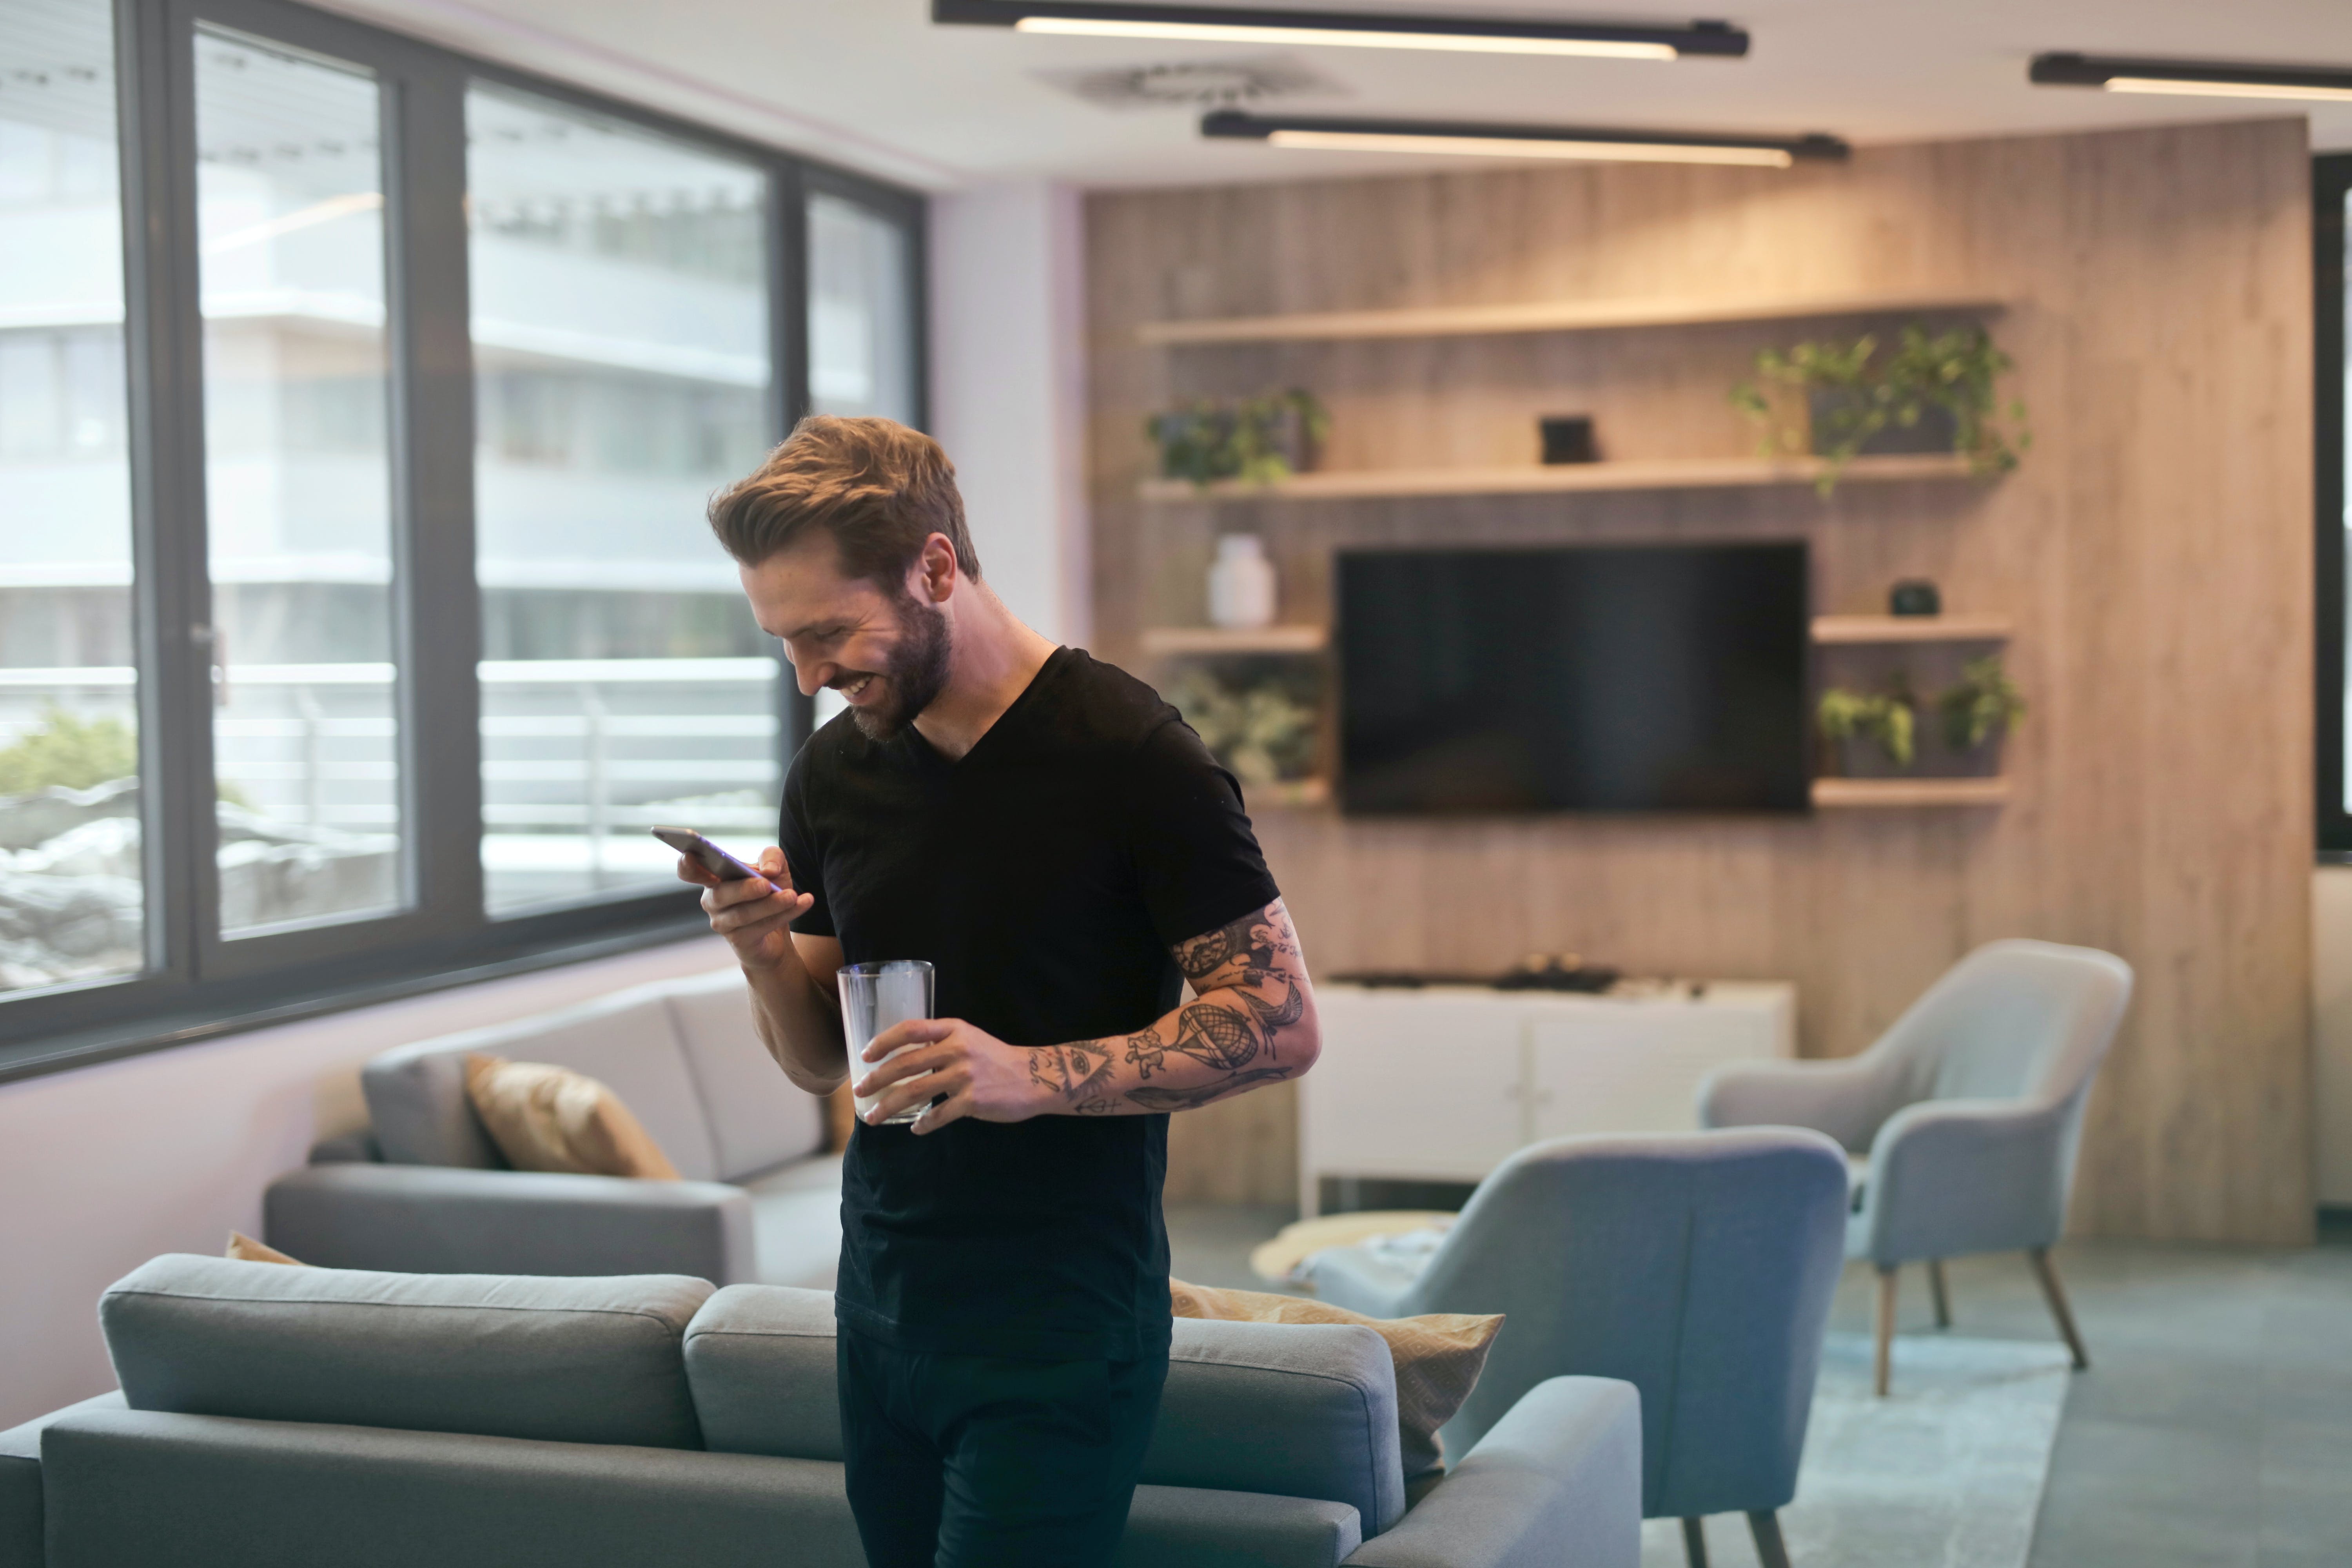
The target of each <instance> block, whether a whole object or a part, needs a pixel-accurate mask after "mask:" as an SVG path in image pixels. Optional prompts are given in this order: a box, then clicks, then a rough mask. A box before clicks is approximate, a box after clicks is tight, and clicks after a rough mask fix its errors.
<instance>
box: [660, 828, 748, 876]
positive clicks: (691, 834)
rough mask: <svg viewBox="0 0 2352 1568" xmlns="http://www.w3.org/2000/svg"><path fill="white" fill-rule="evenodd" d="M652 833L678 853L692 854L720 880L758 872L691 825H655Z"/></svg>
mask: <svg viewBox="0 0 2352 1568" xmlns="http://www.w3.org/2000/svg"><path fill="white" fill-rule="evenodd" d="M653 835H654V837H656V838H658V839H660V840H661V841H662V842H663V843H665V844H667V845H668V846H669V847H671V848H673V849H675V850H677V852H678V853H679V854H681V855H691V856H693V857H694V858H695V859H697V860H698V861H699V862H701V864H702V868H703V869H704V870H706V871H708V872H709V873H710V874H711V875H712V876H714V877H716V878H718V879H719V880H720V881H722V882H740V881H741V880H742V879H744V878H746V877H756V876H758V875H759V874H760V873H759V872H757V871H755V870H753V869H751V867H749V866H746V865H745V864H743V862H742V861H740V860H738V859H737V858H735V857H734V856H732V855H730V854H729V853H727V851H726V850H724V849H721V848H720V847H719V846H718V845H716V844H713V843H712V842H710V840H709V839H708V838H705V837H703V836H702V835H701V834H699V833H697V832H696V831H695V830H694V829H693V828H691V827H656V828H655V829H654V830H653Z"/></svg>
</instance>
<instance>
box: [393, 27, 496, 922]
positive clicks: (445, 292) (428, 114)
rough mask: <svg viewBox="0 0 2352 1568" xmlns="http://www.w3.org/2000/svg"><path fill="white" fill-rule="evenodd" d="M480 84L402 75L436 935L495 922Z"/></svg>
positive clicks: (418, 737) (404, 567)
mask: <svg viewBox="0 0 2352 1568" xmlns="http://www.w3.org/2000/svg"><path fill="white" fill-rule="evenodd" d="M465 91H466V88H465V76H464V73H463V71H462V70H460V69H459V68H457V67H456V66H455V65H454V64H452V65H450V66H448V67H446V68H431V69H421V70H409V71H404V72H403V73H401V74H400V75H399V76H398V77H397V78H392V77H389V76H388V77H387V93H386V97H387V100H388V101H387V103H386V106H385V111H386V120H387V127H386V130H387V133H386V136H385V146H386V147H387V148H388V149H390V155H389V156H388V157H387V158H386V160H385V169H384V180H385V190H386V193H387V195H388V196H389V198H390V199H389V200H388V202H387V204H386V207H387V216H388V217H389V218H390V220H391V221H390V222H389V223H388V224H387V225H386V244H387V245H388V246H389V247H390V257H389V261H390V267H389V270H388V273H387V282H388V285H389V291H390V301H391V304H392V307H393V309H392V320H393V321H394V324H395V330H394V334H393V338H392V342H391V349H392V361H393V407H394V429H393V432H392V437H393V452H394V492H395V493H394V510H393V515H394V519H395V522H396V526H395V530H394V561H395V571H394V583H395V584H396V587H395V615H394V626H396V627H397V628H398V634H397V635H398V636H399V637H400V639H401V641H400V646H399V650H398V655H397V657H398V659H399V664H398V668H399V670H400V682H399V687H398V691H399V708H398V712H399V715H400V746H401V752H402V763H403V765H402V777H403V779H404V787H403V792H402V793H403V797H404V799H403V816H404V827H405V828H406V831H407V835H408V856H407V858H408V863H409V866H410V868H411V876H412V879H413V887H412V896H413V898H414V900H415V910H416V912H417V913H419V914H422V915H425V916H428V917H430V918H431V920H432V921H433V922H434V926H435V928H436V930H437V931H445V932H446V931H456V930H461V929H464V928H467V927H470V926H476V925H478V924H480V923H481V921H482V920H483V911H482V858H481V831H482V785H481V725H480V690H479V687H478V679H477V675H476V665H477V663H478V659H479V656H480V650H481V639H482V630H481V595H480V594H479V593H478V590H477V588H476V585H475V578H474V363H473V342H472V335H471V330H470V326H469V323H468V311H469V304H468V293H467V289H468V279H467V233H466V127H465Z"/></svg>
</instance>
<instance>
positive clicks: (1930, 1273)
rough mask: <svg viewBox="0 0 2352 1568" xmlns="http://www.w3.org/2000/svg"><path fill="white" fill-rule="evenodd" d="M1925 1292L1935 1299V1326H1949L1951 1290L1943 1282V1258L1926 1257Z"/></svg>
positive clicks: (1940, 1327)
mask: <svg viewBox="0 0 2352 1568" xmlns="http://www.w3.org/2000/svg"><path fill="white" fill-rule="evenodd" d="M1927 1294H1928V1295H1929V1296H1931V1297H1933V1298H1934V1299H1935V1302H1936V1326H1937V1328H1939V1329H1948V1328H1950V1327H1951V1326H1952V1292H1951V1289H1950V1287H1948V1285H1946V1284H1945V1282H1944V1260H1943V1259H1942V1258H1929V1259H1927Z"/></svg>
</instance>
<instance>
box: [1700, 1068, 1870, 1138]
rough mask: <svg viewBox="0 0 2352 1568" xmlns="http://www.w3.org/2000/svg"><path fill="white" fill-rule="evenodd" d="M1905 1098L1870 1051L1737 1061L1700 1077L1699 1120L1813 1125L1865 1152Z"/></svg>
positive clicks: (1709, 1124)
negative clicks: (1854, 1054) (1835, 1056)
mask: <svg viewBox="0 0 2352 1568" xmlns="http://www.w3.org/2000/svg"><path fill="white" fill-rule="evenodd" d="M1901 1103H1902V1100H1901V1095H1900V1089H1899V1086H1898V1084H1897V1082H1896V1079H1895V1073H1894V1072H1893V1071H1891V1070H1888V1069H1887V1068H1884V1067H1882V1065H1881V1064H1880V1063H1879V1062H1878V1061H1875V1060H1874V1059H1872V1058H1870V1057H1868V1056H1860V1057H1848V1058H1844V1059H1843V1060H1839V1061H1826V1062H1824V1061H1806V1062H1789V1061H1769V1062H1737V1063H1734V1064H1732V1065H1730V1066H1727V1067H1720V1068H1716V1069H1715V1070H1714V1071H1713V1072H1711V1073H1709V1074H1707V1075H1706V1078H1705V1079H1703V1080H1701V1082H1700V1083H1699V1086H1698V1124H1699V1125H1700V1126H1701V1127H1705V1128H1717V1127H1810V1128H1811V1129H1812V1130H1813V1131H1816V1132H1826V1133H1828V1134H1829V1135H1830V1136H1831V1137H1832V1138H1834V1139H1836V1140H1837V1141H1838V1142H1840V1143H1843V1144H1844V1145H1845V1147H1846V1148H1848V1149H1849V1150H1852V1151H1853V1152H1855V1153H1860V1152H1862V1151H1864V1149H1867V1148H1869V1147H1870V1141H1871V1139H1872V1138H1873V1137H1874V1136H1875V1135H1876V1134H1877V1131H1878V1127H1879V1123H1881V1122H1882V1121H1885V1120H1886V1119H1887V1117H1889V1116H1891V1115H1893V1114H1894V1113H1895V1110H1896V1109H1897V1108H1898V1107H1899V1106H1900V1105H1901Z"/></svg>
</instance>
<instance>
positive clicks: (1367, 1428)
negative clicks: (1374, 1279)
mask: <svg viewBox="0 0 2352 1568" xmlns="http://www.w3.org/2000/svg"><path fill="white" fill-rule="evenodd" d="M1143 1479H1145V1480H1147V1481H1150V1482H1151V1483H1153V1484H1155V1485H1159V1486H1171V1487H1209V1488H1215V1489H1223V1490H1230V1491H1258V1492H1276V1493H1280V1494H1282V1495H1284V1496H1287V1497H1304V1498H1323V1499H1327V1500H1330V1501H1334V1502H1344V1503H1346V1504H1348V1505H1349V1507H1350V1508H1352V1509H1354V1510H1356V1512H1357V1513H1358V1514H1360V1515H1361V1516H1362V1519H1363V1524H1364V1533H1365V1534H1367V1535H1375V1534H1378V1533H1379V1532H1380V1531H1383V1530H1386V1529H1388V1528H1389V1527H1390V1526H1391V1525H1392V1524H1394V1523H1395V1522H1396V1521H1397V1518H1398V1516H1399V1515H1401V1514H1402V1513H1403V1512H1404V1463H1403V1460H1402V1458H1400V1457H1399V1454H1398V1449H1397V1405H1396V1366H1395V1363H1394V1362H1393V1361H1392V1360H1391V1358H1390V1355H1389V1349H1388V1342H1386V1341H1385V1340H1382V1339H1381V1337H1380V1335H1378V1334H1376V1333H1374V1332H1373V1331H1371V1330H1370V1329H1368V1328H1365V1327H1363V1326H1362V1325H1361V1324H1359V1323H1240V1322H1222V1321H1201V1320H1199V1319H1195V1318H1179V1319H1177V1320H1176V1329H1175V1334H1174V1338H1173V1342H1171V1345H1170V1346H1169V1352H1168V1384H1167V1387H1166V1388H1165V1389H1164V1390H1163V1391H1162V1392H1161V1394H1160V1426H1159V1427H1158V1429H1157V1430H1156V1431H1155V1432H1154V1433H1153V1434H1152V1438H1151V1447H1150V1450H1149V1451H1148V1452H1147V1453H1146V1454H1145V1455H1144V1458H1143Z"/></svg>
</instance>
